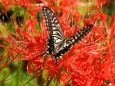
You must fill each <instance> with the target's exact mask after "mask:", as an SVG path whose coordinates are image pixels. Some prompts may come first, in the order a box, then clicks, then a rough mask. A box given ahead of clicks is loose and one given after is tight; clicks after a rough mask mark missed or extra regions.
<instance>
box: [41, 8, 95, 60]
mask: <svg viewBox="0 0 115 86" xmlns="http://www.w3.org/2000/svg"><path fill="white" fill-rule="evenodd" d="M42 13H43V16H44V17H45V20H46V27H47V31H48V39H47V50H46V51H45V52H44V53H43V55H44V54H50V55H53V56H54V58H55V60H58V59H59V58H60V57H61V56H62V55H63V54H65V53H66V52H68V51H69V50H70V49H71V47H72V46H73V45H74V44H75V43H78V42H79V41H81V40H82V39H83V38H84V37H85V36H86V35H87V34H88V33H89V32H90V31H91V30H92V28H93V26H94V25H93V24H89V25H87V26H86V27H83V28H82V29H80V30H78V31H77V32H76V33H74V34H73V35H72V36H71V37H64V35H63V32H62V29H61V26H60V24H59V21H58V19H57V18H56V15H55V13H53V11H52V10H51V9H50V8H48V7H43V8H42Z"/></svg>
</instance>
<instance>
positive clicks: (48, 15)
mask: <svg viewBox="0 0 115 86" xmlns="http://www.w3.org/2000/svg"><path fill="white" fill-rule="evenodd" d="M42 13H43V15H44V17H45V20H46V26H47V31H48V35H49V36H48V40H47V46H48V47H49V48H50V54H53V53H54V52H55V51H56V49H57V46H58V45H59V44H60V43H61V42H62V41H63V40H64V35H63V33H62V29H61V26H60V24H59V21H58V20H57V18H56V15H55V13H53V11H52V10H51V9H50V8H48V7H43V8H42ZM51 43H52V44H51Z"/></svg>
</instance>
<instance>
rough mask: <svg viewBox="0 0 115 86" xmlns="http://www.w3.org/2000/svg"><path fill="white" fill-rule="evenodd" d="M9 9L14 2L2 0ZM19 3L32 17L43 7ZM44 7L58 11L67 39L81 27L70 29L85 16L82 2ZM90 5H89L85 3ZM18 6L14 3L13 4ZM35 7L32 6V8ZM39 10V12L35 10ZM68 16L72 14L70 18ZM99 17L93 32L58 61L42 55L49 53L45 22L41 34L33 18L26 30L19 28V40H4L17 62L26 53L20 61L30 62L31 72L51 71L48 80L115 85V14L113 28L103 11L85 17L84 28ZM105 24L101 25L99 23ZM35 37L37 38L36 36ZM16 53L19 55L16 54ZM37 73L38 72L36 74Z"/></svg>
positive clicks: (49, 0) (53, 1) (53, 0)
mask: <svg viewBox="0 0 115 86" xmlns="http://www.w3.org/2000/svg"><path fill="white" fill-rule="evenodd" d="M2 1H3V3H4V5H5V7H8V5H11V4H10V3H12V0H9V2H8V1H6V0H2ZM14 1H15V3H17V4H19V5H21V6H24V7H26V8H28V9H30V10H29V12H30V14H32V16H33V14H34V16H36V13H35V12H37V11H40V9H41V7H42V6H40V5H39V6H38V8H37V9H36V8H35V7H33V9H32V6H33V5H35V3H34V4H31V1H29V0H14ZM95 1H96V3H97V5H100V4H99V2H102V5H103V4H105V3H107V2H108V0H104V1H103V0H95ZM42 2H43V3H45V4H44V5H47V6H48V7H50V8H52V9H54V10H55V12H56V13H57V17H58V19H59V22H60V24H61V26H62V30H63V32H64V35H65V36H70V35H72V34H73V33H74V32H76V31H77V30H78V29H80V28H81V26H78V27H76V26H75V25H72V26H70V23H71V22H72V21H74V22H75V23H77V22H80V20H81V14H80V12H79V11H77V10H76V8H77V7H76V6H81V5H83V3H81V2H80V1H79V0H67V1H66V3H65V0H60V2H58V1H57V0H43V1H42ZM85 4H86V3H85ZM12 5H13V6H14V3H12ZM31 5H32V6H31ZM35 10H36V11H35ZM90 11H91V10H90ZM67 14H68V15H67ZM94 18H97V22H96V24H95V26H94V28H93V30H92V31H91V32H90V33H89V34H88V35H87V36H86V37H85V38H84V39H83V40H82V41H81V42H79V43H78V44H75V45H73V47H72V49H71V50H70V51H69V52H68V53H66V54H64V55H63V58H62V59H59V60H58V63H57V64H55V61H54V60H53V59H52V57H51V56H49V55H48V56H44V57H42V56H40V55H41V54H42V53H43V52H44V51H45V50H46V40H47V31H46V28H47V27H46V26H45V23H44V21H43V22H41V30H40V32H39V33H38V32H37V31H36V28H35V24H38V22H37V19H35V20H33V19H32V18H31V16H30V17H29V18H28V19H26V30H22V29H21V28H20V27H18V28H16V31H17V34H16V36H15V37H13V36H9V37H7V38H3V40H4V41H7V42H8V43H9V44H10V45H11V46H10V47H9V46H7V47H5V48H7V50H9V52H10V56H12V58H13V61H15V60H17V57H16V56H17V55H19V54H23V55H22V56H21V57H20V60H28V65H27V71H28V72H30V73H35V75H36V76H39V75H40V74H41V71H43V70H46V71H47V78H48V77H49V76H50V78H51V77H55V78H57V79H58V78H59V77H60V82H62V83H63V85H66V84H67V83H69V82H71V84H72V86H101V85H102V86H114V85H115V15H112V17H111V22H110V25H109V26H108V25H107V22H106V21H107V19H108V18H109V16H108V15H106V14H104V13H102V12H96V13H94V14H92V18H84V26H85V25H87V24H90V23H92V21H94V20H93V19H94ZM98 21H99V22H101V24H99V22H98ZM32 34H34V36H33V35H32ZM14 54H16V55H14ZM36 71H37V72H36Z"/></svg>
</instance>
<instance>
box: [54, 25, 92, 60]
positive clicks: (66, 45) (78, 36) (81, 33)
mask: <svg viewBox="0 0 115 86" xmlns="http://www.w3.org/2000/svg"><path fill="white" fill-rule="evenodd" d="M93 26H94V25H93V24H89V25H87V26H86V27H83V28H82V29H80V30H78V32H77V33H75V34H73V35H72V36H71V37H69V38H65V40H64V41H63V42H62V43H61V44H60V45H59V46H58V48H59V49H58V51H57V53H56V54H55V59H56V60H58V59H59V57H60V56H62V55H63V54H65V53H66V52H67V51H69V50H70V48H71V47H72V45H74V44H75V43H78V42H79V41H81V40H82V39H83V38H84V37H85V36H86V35H87V34H88V33H89V32H90V31H91V30H92V29H93Z"/></svg>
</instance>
